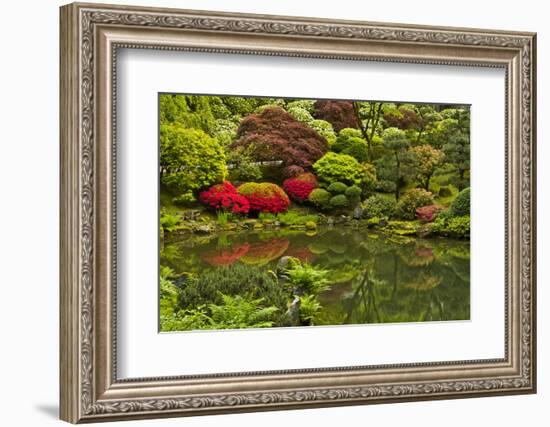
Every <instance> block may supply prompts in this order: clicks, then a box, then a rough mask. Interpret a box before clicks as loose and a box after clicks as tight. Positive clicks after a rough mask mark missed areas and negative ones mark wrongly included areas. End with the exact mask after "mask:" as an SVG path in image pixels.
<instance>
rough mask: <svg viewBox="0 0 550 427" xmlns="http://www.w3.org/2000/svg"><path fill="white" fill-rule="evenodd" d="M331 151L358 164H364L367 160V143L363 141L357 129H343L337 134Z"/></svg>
mask: <svg viewBox="0 0 550 427" xmlns="http://www.w3.org/2000/svg"><path fill="white" fill-rule="evenodd" d="M332 150H333V151H335V152H337V153H342V154H348V155H350V156H352V157H353V158H355V159H357V160H358V161H359V162H365V161H367V160H368V158H369V151H368V146H367V142H366V141H365V140H364V139H363V135H362V134H361V131H360V130H358V129H352V128H345V129H342V130H341V131H340V132H339V133H338V137H337V138H336V142H335V143H334V144H333V145H332Z"/></svg>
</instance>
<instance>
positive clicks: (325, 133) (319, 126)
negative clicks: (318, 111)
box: [308, 120, 336, 146]
mask: <svg viewBox="0 0 550 427" xmlns="http://www.w3.org/2000/svg"><path fill="white" fill-rule="evenodd" d="M308 124H309V126H310V127H312V128H313V129H315V130H316V131H317V133H318V134H319V135H321V136H322V137H323V138H325V139H326V140H327V142H328V145H329V146H331V145H332V144H334V143H335V142H336V133H335V132H334V128H333V127H332V125H331V124H330V123H329V122H327V121H325V120H313V121H311V122H309V123H308Z"/></svg>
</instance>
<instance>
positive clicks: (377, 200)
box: [362, 194, 396, 218]
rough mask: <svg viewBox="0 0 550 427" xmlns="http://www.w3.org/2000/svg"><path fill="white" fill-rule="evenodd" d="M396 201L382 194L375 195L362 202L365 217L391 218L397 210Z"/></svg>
mask: <svg viewBox="0 0 550 427" xmlns="http://www.w3.org/2000/svg"><path fill="white" fill-rule="evenodd" d="M395 205H396V203H395V201H394V200H393V199H389V198H386V197H382V196H380V195H377V194H376V195H374V196H371V197H369V198H368V199H367V200H365V201H364V202H363V204H362V207H363V216H364V217H365V218H390V217H391V216H393V214H394V212H395Z"/></svg>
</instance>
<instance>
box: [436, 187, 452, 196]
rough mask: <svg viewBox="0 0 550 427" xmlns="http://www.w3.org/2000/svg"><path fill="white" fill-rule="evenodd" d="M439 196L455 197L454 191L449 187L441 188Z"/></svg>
mask: <svg viewBox="0 0 550 427" xmlns="http://www.w3.org/2000/svg"><path fill="white" fill-rule="evenodd" d="M438 195H439V197H450V196H452V195H453V191H452V190H451V188H450V187H449V186H448V185H444V186H441V187H439V192H438Z"/></svg>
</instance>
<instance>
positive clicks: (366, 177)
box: [360, 163, 378, 193]
mask: <svg viewBox="0 0 550 427" xmlns="http://www.w3.org/2000/svg"><path fill="white" fill-rule="evenodd" d="M360 168H361V188H362V189H363V192H365V193H369V192H371V191H374V189H375V188H376V184H377V182H378V179H377V177H376V167H375V166H374V165H373V164H371V163H361V165H360Z"/></svg>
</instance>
